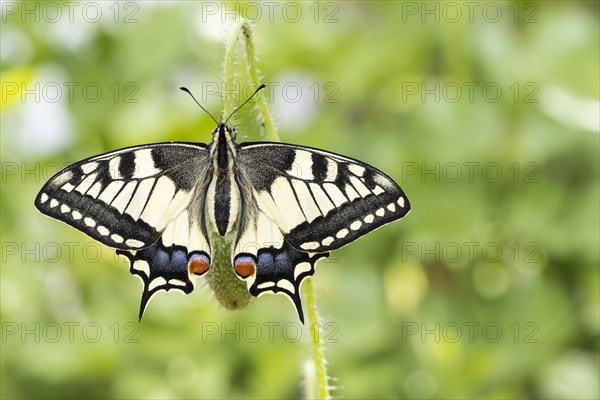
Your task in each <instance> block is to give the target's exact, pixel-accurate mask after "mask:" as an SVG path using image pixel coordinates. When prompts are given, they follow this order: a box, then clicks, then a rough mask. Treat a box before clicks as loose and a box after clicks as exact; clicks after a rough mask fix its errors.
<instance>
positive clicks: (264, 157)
mask: <svg viewBox="0 0 600 400" xmlns="http://www.w3.org/2000/svg"><path fill="white" fill-rule="evenodd" d="M238 163H239V164H240V166H241V167H242V168H243V170H244V172H245V173H246V176H247V179H248V181H249V183H250V185H251V186H252V187H253V189H254V192H255V193H254V194H255V197H256V200H257V203H258V205H259V207H262V208H264V209H265V210H268V214H269V216H270V217H271V218H272V219H273V220H274V221H275V222H276V223H277V225H278V226H279V228H280V229H281V231H282V232H283V235H284V237H285V240H286V241H287V242H288V243H289V244H290V245H291V246H293V247H294V248H296V249H298V250H301V251H307V252H315V253H316V252H328V251H331V250H335V249H338V248H340V247H342V246H344V245H346V244H348V243H350V242H352V241H354V240H356V239H357V238H359V237H361V236H363V235H365V234H366V233H368V232H371V231H372V230H374V229H376V228H378V227H380V226H382V225H384V224H386V223H389V222H392V221H394V220H397V219H400V218H402V217H403V216H404V215H406V213H408V211H409V210H410V204H409V202H408V199H407V198H406V196H405V194H404V192H403V191H402V189H400V187H399V186H398V185H397V184H396V183H395V182H394V181H393V180H392V179H391V178H389V177H388V176H387V175H385V174H384V173H383V172H381V171H379V170H378V169H376V168H374V167H372V166H370V165H368V164H364V163H362V162H360V161H357V160H354V159H351V158H348V157H343V156H340V155H337V154H334V153H329V152H325V151H322V150H317V149H313V148H309V147H302V146H295V145H288V144H280V143H243V144H241V145H240V150H239V152H238Z"/></svg>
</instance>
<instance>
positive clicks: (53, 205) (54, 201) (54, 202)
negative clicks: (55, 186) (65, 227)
mask: <svg viewBox="0 0 600 400" xmlns="http://www.w3.org/2000/svg"><path fill="white" fill-rule="evenodd" d="M57 205H58V200H56V199H52V200H50V208H54V207H56V206H57Z"/></svg>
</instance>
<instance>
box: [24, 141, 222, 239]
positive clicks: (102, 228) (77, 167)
mask: <svg viewBox="0 0 600 400" xmlns="http://www.w3.org/2000/svg"><path fill="white" fill-rule="evenodd" d="M210 167H211V164H210V162H209V160H208V151H207V149H206V146H205V145H203V144H192V143H158V144H150V145H143V146H136V147H130V148H126V149H122V150H118V151H114V152H110V153H106V154H102V155H99V156H95V157H91V158H88V159H85V160H83V161H80V162H78V163H76V164H73V165H71V166H69V167H67V168H65V169H64V170H62V171H60V172H59V173H57V174H56V175H55V176H54V177H52V178H51V179H50V180H49V181H48V182H47V183H46V184H45V185H44V187H43V188H42V189H41V191H40V192H39V194H38V195H37V197H36V199H35V206H36V207H37V208H38V210H40V211H41V212H42V213H44V214H46V215H48V216H51V217H53V218H56V219H58V220H61V221H63V222H66V223H67V224H69V225H71V226H73V227H75V228H77V229H79V230H80V231H82V232H84V233H86V234H87V235H89V236H91V237H92V238H94V239H96V240H98V241H99V242H101V243H103V244H105V245H107V246H110V247H114V248H118V249H122V250H133V249H140V248H144V247H147V246H150V245H152V244H153V243H155V242H156V241H157V240H158V238H159V237H160V233H161V232H162V231H163V230H164V229H165V227H166V226H167V224H168V223H169V221H171V220H172V219H173V218H174V217H175V216H177V215H178V214H179V213H180V212H181V211H182V210H184V209H185V208H186V207H187V205H188V204H189V202H190V199H191V197H192V193H193V189H194V188H195V186H196V183H197V182H198V180H199V179H202V178H203V177H204V176H206V171H207V169H209V168H210Z"/></svg>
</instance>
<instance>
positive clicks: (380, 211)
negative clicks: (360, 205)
mask: <svg viewBox="0 0 600 400" xmlns="http://www.w3.org/2000/svg"><path fill="white" fill-rule="evenodd" d="M375 215H377V216H378V217H383V216H384V215H385V210H384V209H383V207H381V208H379V209H377V211H375Z"/></svg>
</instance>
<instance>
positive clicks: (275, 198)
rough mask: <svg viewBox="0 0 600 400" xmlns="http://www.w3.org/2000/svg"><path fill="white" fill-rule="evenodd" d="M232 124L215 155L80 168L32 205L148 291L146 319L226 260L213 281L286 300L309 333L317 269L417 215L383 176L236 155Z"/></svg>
mask: <svg viewBox="0 0 600 400" xmlns="http://www.w3.org/2000/svg"><path fill="white" fill-rule="evenodd" d="M263 87H264V85H261V86H260V87H259V88H258V89H257V92H258V90H260V89H262V88H263ZM182 90H185V91H187V92H188V93H189V91H188V90H187V89H185V88H182ZM255 93H256V92H255ZM189 94H190V95H191V93H189ZM192 97H193V95H192ZM194 100H195V99H194ZM247 101H248V100H247ZM247 101H246V102H247ZM196 103H197V101H196ZM244 104H245V103H244ZM198 105H200V104H198ZM242 105H243V104H242ZM200 107H202V106H201V105H200ZM202 108H203V107H202ZM239 108H241V106H240V107H238V108H237V109H236V110H235V111H237V110H238V109H239ZM203 109H204V108H203ZM235 111H234V112H235ZM209 115H210V114H209ZM230 117H231V116H230ZM230 117H229V118H230ZM229 118H227V120H226V121H225V122H221V121H222V120H219V121H216V119H214V118H213V120H215V122H216V124H217V125H216V127H215V128H214V129H213V131H212V141H211V142H210V143H209V144H203V143H190V142H171V143H156V144H145V145H140V146H134V147H129V148H125V149H121V150H117V151H112V152H109V153H105V154H101V155H98V156H94V157H91V158H87V159H85V160H82V161H79V162H77V163H75V164H72V165H70V166H69V167H67V168H65V169H63V170H62V171H60V172H58V173H57V174H56V175H54V176H53V177H52V178H51V179H50V180H49V181H48V182H46V183H45V185H44V186H43V187H42V189H41V190H40V192H39V194H38V195H37V197H36V199H35V206H36V207H37V209H38V210H39V211H41V212H42V213H43V214H46V215H48V216H50V217H53V218H56V219H58V220H60V221H63V222H65V223H67V224H69V225H71V226H73V227H74V228H76V229H79V230H80V231H82V232H83V233H85V234H87V235H89V236H90V237H92V238H93V239H95V240H97V241H99V242H101V243H102V244H104V245H106V246H109V247H112V248H115V249H116V251H117V253H118V254H121V255H123V256H125V257H127V259H128V260H129V264H130V267H129V269H130V272H131V273H132V274H133V275H136V276H138V277H139V278H141V280H142V282H143V294H142V300H141V305H140V311H139V318H140V319H141V318H142V316H143V314H144V311H145V309H146V306H147V304H148V302H149V301H150V299H151V298H152V297H153V296H154V295H155V294H156V293H158V292H160V291H170V290H179V291H181V292H183V293H185V294H189V293H191V292H192V290H193V289H194V285H195V281H196V279H195V277H197V276H202V275H205V274H207V276H209V275H210V274H209V272H210V271H211V269H214V268H216V265H217V262H216V261H217V258H219V259H223V260H226V261H225V262H220V263H221V264H223V265H222V266H221V267H220V268H221V270H222V271H221V273H219V274H217V273H215V274H214V276H213V281H216V283H217V284H219V283H220V282H219V279H224V278H221V277H222V276H225V275H226V274H230V275H233V276H235V277H236V278H237V279H234V280H235V281H236V282H238V283H240V284H242V285H243V284H244V283H245V285H244V286H245V287H244V290H245V294H246V295H247V294H248V293H249V294H250V295H252V296H255V297H258V296H260V295H262V294H265V293H278V294H284V295H286V296H287V297H288V298H289V299H290V300H291V301H292V303H293V304H294V306H295V308H296V311H297V313H298V317H299V319H300V320H301V321H302V322H304V316H303V312H302V305H301V301H300V285H301V283H302V280H303V279H305V278H306V277H308V276H311V275H313V274H314V272H315V264H316V262H317V260H319V259H323V258H325V257H328V256H329V254H330V252H331V251H333V250H336V249H339V248H340V247H342V246H345V245H347V244H348V243H350V242H352V241H354V240H356V239H358V238H359V237H361V236H363V235H365V234H366V233H368V232H371V231H373V230H374V229H376V228H378V227H380V226H382V225H384V224H387V223H389V222H392V221H395V220H398V219H400V218H402V217H404V216H405V215H406V214H407V213H408V212H409V210H410V204H409V201H408V199H407V197H406V195H405V194H404V192H403V191H402V189H400V187H399V186H398V185H397V184H396V183H395V182H394V181H393V180H392V179H391V178H390V177H389V176H387V175H386V174H384V173H383V172H381V171H379V170H378V169H376V168H374V167H372V166H370V165H368V164H365V163H363V162H361V161H358V160H355V159H352V158H349V157H344V156H341V155H338V154H335V153H331V152H327V151H324V150H319V149H315V148H311V147H304V146H298V145H293V144H284V143H272V142H244V143H237V142H236V141H235V139H236V136H237V131H236V129H235V128H232V127H230V126H229V125H227V122H228V120H229ZM217 253H219V254H220V255H219V257H217ZM213 264H214V265H213ZM248 297H249V296H248ZM236 304H237V303H236V302H234V303H233V306H232V307H231V308H235V305H236Z"/></svg>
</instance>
